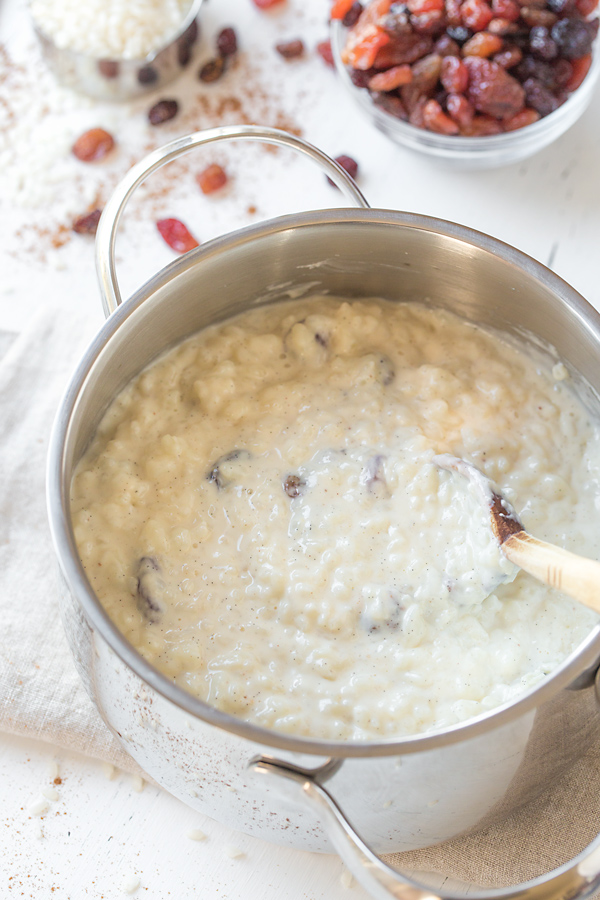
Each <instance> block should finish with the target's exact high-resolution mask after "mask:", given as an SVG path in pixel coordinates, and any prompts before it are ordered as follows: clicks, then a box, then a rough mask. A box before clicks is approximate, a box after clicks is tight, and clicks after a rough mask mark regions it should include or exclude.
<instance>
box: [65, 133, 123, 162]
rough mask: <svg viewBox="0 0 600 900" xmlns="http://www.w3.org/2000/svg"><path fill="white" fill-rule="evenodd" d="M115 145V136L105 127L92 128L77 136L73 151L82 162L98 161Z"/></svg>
mask: <svg viewBox="0 0 600 900" xmlns="http://www.w3.org/2000/svg"><path fill="white" fill-rule="evenodd" d="M114 146H115V141H114V138H113V136H112V135H111V134H109V133H108V131H105V130H104V129H103V128H90V130H89V131H84V133H83V134H82V135H81V136H80V137H78V138H77V140H76V141H75V143H74V144H73V147H72V151H73V154H74V156H76V157H77V159H80V160H81V161H82V162H97V161H98V160H100V159H104V157H105V156H107V155H108V154H109V153H110V151H111V150H112V148H113V147H114Z"/></svg>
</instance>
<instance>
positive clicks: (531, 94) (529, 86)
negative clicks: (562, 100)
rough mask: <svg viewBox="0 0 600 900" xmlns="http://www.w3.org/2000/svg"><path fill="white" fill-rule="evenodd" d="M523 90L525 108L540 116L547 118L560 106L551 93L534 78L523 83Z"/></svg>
mask: <svg viewBox="0 0 600 900" xmlns="http://www.w3.org/2000/svg"><path fill="white" fill-rule="evenodd" d="M523 88H524V90H525V99H526V102H527V106H530V107H531V108H532V109H535V110H536V112H539V114H540V116H549V115H550V113H551V112H554V110H555V109H558V107H559V106H560V104H559V102H558V100H557V99H556V97H555V96H554V94H553V93H552V91H550V90H548V88H547V87H545V86H544V85H543V84H542V82H541V81H537V79H535V78H528V79H527V80H526V81H524V82H523Z"/></svg>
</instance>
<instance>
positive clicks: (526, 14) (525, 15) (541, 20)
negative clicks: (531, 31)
mask: <svg viewBox="0 0 600 900" xmlns="http://www.w3.org/2000/svg"><path fill="white" fill-rule="evenodd" d="M521 18H522V19H523V21H524V22H525V24H526V25H529V27H530V28H534V27H535V26H536V25H544V26H545V27H546V28H552V26H553V25H554V23H555V22H556V14H555V13H553V12H550V10H548V9H535V8H534V7H531V6H523V7H522V9H521Z"/></svg>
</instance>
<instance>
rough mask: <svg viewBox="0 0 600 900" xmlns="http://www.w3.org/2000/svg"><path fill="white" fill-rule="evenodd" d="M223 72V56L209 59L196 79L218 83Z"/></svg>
mask: <svg viewBox="0 0 600 900" xmlns="http://www.w3.org/2000/svg"><path fill="white" fill-rule="evenodd" d="M224 72H225V59H224V57H223V56H216V57H215V58H214V59H209V61H208V62H207V63H204V65H203V66H202V67H201V69H200V71H199V72H198V78H199V79H200V81H204V82H206V83H210V82H212V81H218V80H219V78H220V77H221V76H222V75H223V73H224Z"/></svg>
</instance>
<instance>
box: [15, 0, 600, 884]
mask: <svg viewBox="0 0 600 900" xmlns="http://www.w3.org/2000/svg"><path fill="white" fill-rule="evenodd" d="M327 9H328V3H327V2H326V0H284V2H283V3H282V4H281V5H280V6H279V7H278V8H276V10H275V11H274V12H272V13H269V14H267V13H264V12H260V11H258V10H257V9H256V8H255V7H254V6H253V4H252V2H251V0H210V2H207V4H206V7H205V9H204V12H203V17H202V18H203V26H204V27H203V37H202V42H201V45H200V49H199V55H198V58H197V62H196V63H195V64H194V66H193V68H192V70H190V72H189V73H188V74H186V75H185V76H184V77H183V79H181V80H180V81H179V82H177V83H176V84H175V85H174V86H173V87H172V88H171V87H168V88H166V89H165V90H163V91H162V92H161V93H160V95H156V96H151V97H150V98H147V99H145V100H143V101H139V102H138V103H136V104H134V105H132V106H130V107H110V106H107V105H102V104H96V103H93V102H90V101H86V100H84V99H78V98H76V97H75V96H73V97H68V96H67V95H63V94H60V95H58V94H57V92H56V90H55V88H54V87H53V84H52V79H51V77H50V76H49V75H48V74H47V73H45V71H44V68H43V65H42V64H41V62H40V60H39V58H38V52H37V49H36V45H35V44H34V42H33V37H32V34H31V30H30V26H29V22H28V19H27V15H26V10H25V4H24V2H23V0H3V2H2V3H0V42H1V43H2V44H4V46H5V48H6V49H7V50H8V51H9V54H10V55H11V57H12V59H13V63H12V64H10V65H8V67H7V64H6V60H5V59H4V60H3V61H0V72H3V73H4V77H3V78H0V226H1V230H0V238H1V239H0V332H2V331H11V332H19V331H21V330H22V329H23V328H25V327H26V326H27V324H28V322H29V321H30V320H31V317H32V316H33V315H34V314H35V313H36V311H37V310H38V309H40V308H41V307H42V306H43V305H45V304H57V305H58V306H60V307H61V308H62V309H63V312H62V313H61V314H64V315H68V313H69V308H72V305H73V304H77V306H78V307H84V308H85V309H87V310H89V316H90V321H91V322H93V321H96V322H97V323H98V325H99V324H100V322H101V314H100V305H99V297H98V290H97V286H96V282H95V274H94V263H93V241H92V240H90V239H89V238H85V237H80V236H76V235H71V233H70V230H69V228H70V223H71V222H72V221H73V218H74V217H75V216H76V215H78V214H80V213H83V212H85V211H86V210H87V208H88V206H89V204H90V203H91V202H92V200H93V198H94V194H95V193H97V194H98V196H99V198H100V202H103V201H104V200H105V199H106V197H107V196H108V193H109V192H110V188H111V185H112V184H114V183H115V182H116V181H117V180H118V178H119V177H120V176H121V175H122V174H123V173H124V172H125V171H126V169H127V168H128V166H129V165H131V163H132V162H134V161H135V160H136V159H138V158H140V157H141V156H142V155H143V153H144V152H145V151H146V150H147V149H150V148H151V147H152V146H155V145H157V144H159V143H163V142H166V141H167V140H170V139H172V138H173V137H176V136H178V135H180V134H183V133H186V132H187V131H190V130H195V129H197V128H201V127H208V126H214V125H217V124H234V123H235V122H236V121H254V122H256V123H259V124H267V125H276V126H279V127H284V128H285V127H287V128H290V127H291V128H295V129H298V130H300V131H301V133H302V136H303V137H304V138H306V139H307V140H309V141H311V142H312V143H314V144H317V145H318V146H319V147H321V148H322V149H323V150H325V151H326V152H328V153H330V154H331V155H333V156H335V155H338V154H340V153H346V154H350V155H351V156H353V157H355V158H356V159H357V161H358V162H359V165H360V176H359V184H360V186H361V188H362V189H363V191H364V193H365V194H366V196H367V198H368V199H369V201H370V203H371V204H372V205H373V206H379V207H384V208H397V209H405V210H410V211H414V212H419V213H425V214H429V215H433V216H437V217H440V218H445V219H450V220H454V221H458V222H460V223H462V224H465V225H469V226H471V227H473V228H476V229H479V230H481V231H485V232H487V233H489V234H492V235H494V236H496V237H498V238H501V239H502V240H504V241H506V242H508V243H511V244H513V245H515V246H516V247H518V248H519V249H521V250H523V251H525V252H526V253H528V254H530V255H531V256H533V257H535V258H536V259H538V260H540V261H542V262H544V263H547V264H549V265H551V267H552V268H553V269H554V270H555V271H556V272H557V273H558V274H559V275H561V276H562V277H564V278H565V279H566V280H567V281H569V282H570V283H571V284H572V285H573V286H574V287H575V288H576V289H577V290H579V291H580V292H581V293H582V294H583V295H584V296H585V297H587V299H588V300H589V301H590V302H591V303H592V304H593V305H595V306H596V307H600V288H599V284H598V246H599V238H600V177H599V174H598V153H599V148H600V94H599V93H598V92H596V95H595V97H594V99H593V101H592V105H591V107H590V108H589V109H588V111H587V112H586V113H585V114H584V116H583V118H582V119H581V120H580V121H579V122H578V123H577V124H576V125H575V126H574V127H573V128H572V129H571V131H570V132H569V133H568V134H566V135H565V136H563V137H562V138H561V139H559V140H558V141H557V142H556V143H555V144H554V145H553V146H551V147H550V148H548V149H546V150H544V151H542V152H541V153H539V154H538V155H537V156H535V157H533V158H531V159H529V160H527V161H525V162H523V163H520V164H517V165H514V166H509V167H505V168H502V169H497V170H491V171H487V172H479V173H456V172H449V171H447V170H443V169H440V168H437V167H436V166H435V165H434V164H432V163H429V162H428V161H426V160H423V159H420V158H417V157H415V156H412V155H410V154H409V153H408V152H406V151H403V150H401V149H399V148H397V147H396V146H394V145H393V144H391V143H390V142H389V141H388V140H387V139H386V138H385V137H384V136H382V135H381V134H379V133H378V132H377V131H375V130H374V129H373V128H372V127H371V125H370V123H368V122H366V121H365V120H364V119H362V118H360V117H359V115H358V113H357V110H356V109H355V107H354V105H353V103H352V102H351V101H350V99H349V98H347V97H346V96H345V95H344V94H343V93H342V91H341V87H340V85H339V84H338V81H337V79H336V76H335V74H334V72H332V71H331V70H330V69H327V68H326V67H325V65H324V64H323V62H322V61H321V59H320V58H319V57H318V56H317V55H316V53H315V50H314V47H315V44H316V43H317V41H319V40H322V39H324V38H325V37H326V35H327V24H326V19H327ZM224 25H234V26H235V28H236V30H237V32H238V36H239V41H240V45H241V53H240V58H239V61H238V63H237V66H236V67H235V68H233V69H232V70H231V71H230V72H228V73H227V74H226V76H225V77H224V79H223V80H222V82H219V83H217V84H215V85H209V86H203V85H201V84H200V82H199V81H197V80H196V78H195V77H194V73H195V71H196V70H197V68H198V65H199V62H201V61H203V60H206V59H207V58H209V57H210V56H211V47H212V41H213V37H214V34H215V33H216V31H218V30H219V28H221V27H223V26H224ZM296 37H302V38H303V39H304V41H305V43H306V46H307V53H306V57H305V58H304V59H303V60H301V61H294V62H284V61H283V60H281V59H280V58H279V57H278V56H277V55H276V54H275V52H274V50H273V45H274V44H275V43H276V42H277V41H280V40H288V39H291V38H296ZM15 61H16V62H17V63H18V66H19V68H18V69H17V66H16V63H15ZM7 73H8V75H7ZM160 97H176V98H177V99H179V100H180V101H181V108H182V112H181V114H180V115H179V116H178V117H177V118H176V119H174V120H173V122H172V123H169V124H168V125H164V126H162V127H161V128H160V129H152V128H151V127H150V126H149V125H147V123H146V118H145V113H146V111H147V109H148V108H149V107H150V105H151V104H152V102H154V101H155V100H156V99H159V98H160ZM7 109H9V110H12V117H11V114H9V113H6V110H7ZM15 121H16V124H15ZM93 125H103V126H104V127H107V128H108V130H111V131H113V133H115V135H116V136H117V140H118V149H117V151H116V152H115V154H113V157H112V158H111V160H110V161H108V162H107V163H104V164H96V165H95V166H89V167H87V168H86V167H85V166H84V165H83V164H81V163H77V162H76V161H74V160H73V159H72V158H71V157H70V154H69V147H70V145H71V143H72V141H73V139H74V138H75V137H77V135H78V134H79V133H81V132H82V131H83V130H85V129H86V128H88V127H91V126H93ZM3 141H4V143H3ZM203 159H205V160H206V161H205V162H203V163H202V165H205V164H207V163H208V162H210V161H212V160H213V159H215V160H217V161H220V162H222V163H225V165H226V167H227V168H228V170H229V171H230V172H231V173H232V174H233V176H234V177H233V180H232V184H231V186H230V187H229V188H228V189H227V190H226V191H225V192H224V193H223V194H222V196H220V197H212V198H201V197H200V195H199V194H198V192H197V191H196V192H195V193H194V192H193V191H190V189H189V184H190V179H189V177H188V180H187V181H186V175H187V176H189V174H190V172H193V171H194V164H192V163H188V164H187V168H185V167H183V168H181V169H177V170H176V171H175V175H174V177H171V178H167V177H166V176H165V177H164V178H163V180H162V181H159V182H157V184H158V187H157V189H156V190H155V191H148V192H146V194H145V196H144V197H143V198H142V199H141V200H140V201H139V202H137V203H136V204H135V205H134V207H133V208H132V211H131V215H130V216H129V218H127V217H126V222H125V224H124V228H123V236H122V240H121V241H120V243H119V258H120V269H119V271H120V277H121V278H122V282H123V286H124V292H125V293H126V294H127V293H128V292H131V291H132V290H133V289H134V287H135V286H136V285H137V284H139V283H141V282H142V281H143V280H145V279H146V278H148V277H149V275H150V274H151V273H152V271H153V269H154V268H155V267H157V266H160V265H163V264H164V263H166V262H168V261H169V260H170V259H171V258H172V253H171V251H170V250H169V249H168V248H167V247H166V246H164V245H162V244H161V242H160V239H158V238H157V236H156V232H155V229H154V224H153V223H154V221H155V219H157V218H160V217H163V216H166V215H174V216H178V217H181V218H183V219H184V220H185V221H186V222H187V223H188V224H189V226H190V228H191V230H192V231H194V233H196V234H197V236H198V237H199V238H201V239H202V240H207V239H209V238H210V237H213V236H215V235H217V234H219V233H224V232H226V231H229V230H232V229H234V228H237V227H240V226H243V225H245V224H248V223H249V222H252V221H257V220H260V219H261V218H269V217H272V216H274V215H279V214H283V213H287V212H294V211H296V210H299V209H308V208H312V207H314V208H317V207H328V206H332V205H341V204H342V201H341V197H340V195H339V194H338V193H337V192H336V191H334V190H333V189H332V188H331V187H329V186H328V185H327V184H326V183H325V181H324V178H323V176H322V175H321V174H320V173H319V172H318V171H316V170H313V169H311V167H310V165H309V164H308V163H305V162H304V161H302V160H298V159H296V158H295V157H293V156H292V155H290V154H289V153H288V152H287V151H286V152H278V153H269V152H267V151H266V150H265V149H263V148H261V147H256V148H247V147H235V148H229V147H228V148H224V149H221V148H219V149H218V150H215V151H214V152H210V153H209V152H208V151H206V153H205V155H204V157H203ZM195 165H196V167H197V168H201V167H202V166H201V164H200V162H198V163H196V164H195ZM20 179H21V180H23V179H24V181H23V184H24V185H25V186H24V187H18V184H20V183H21V182H20ZM250 207H256V212H254V211H252V210H251V209H250ZM63 241H64V243H63ZM0 337H1V334H0ZM1 347H2V344H0V349H1ZM54 763H58V767H59V770H58V774H59V777H60V778H61V784H60V785H58V786H57V788H56V790H57V792H58V795H59V799H57V800H54V801H51V802H50V803H49V809H48V812H47V813H46V814H45V815H43V816H42V817H40V816H36V815H32V814H31V806H32V804H35V802H36V801H37V800H38V798H39V797H40V792H41V791H42V789H43V788H47V787H50V785H51V782H52V780H53V778H54V775H55V772H54V771H53V767H54ZM135 787H136V785H135V784H134V782H133V781H132V778H131V777H130V776H128V775H124V774H122V773H116V774H115V777H114V778H113V779H112V780H109V779H108V778H107V774H106V772H105V770H104V767H103V766H102V764H101V763H99V762H97V761H94V760H88V759H85V758H83V757H79V756H76V755H75V754H72V753H70V752H68V751H67V750H65V749H59V748H55V747H51V746H49V745H45V744H42V743H37V742H34V741H31V740H28V739H26V738H22V737H16V736H9V735H0V809H1V810H2V818H3V820H4V821H3V824H4V828H3V829H2V833H1V842H2V844H1V846H2V850H1V851H0V898H4V897H7V898H12V897H15V898H16V897H35V898H46V897H48V898H50V897H51V898H70V900H78V898H88V897H89V898H94V900H95V898H118V897H122V896H125V894H124V893H123V889H122V885H123V883H124V879H127V878H129V877H132V876H136V877H138V878H139V879H140V882H141V883H140V887H139V888H138V890H137V891H136V892H135V893H134V894H133V896H136V897H137V896H140V897H148V898H167V897H173V898H177V900H186V898H202V900H237V898H240V900H242V898H243V900H253V898H259V897H260V898H261V900H320V898H328V900H342V898H350V897H353V898H356V900H361V898H364V897H365V896H366V895H365V894H364V892H363V891H362V889H361V888H360V887H358V886H356V885H354V886H350V887H349V886H347V882H346V881H345V880H344V879H342V873H343V867H342V864H341V862H340V861H339V860H338V859H337V858H335V857H330V856H319V855H315V854H307V853H302V852H298V851H294V850H288V849H283V848H280V847H274V846H272V845H269V844H267V843H264V842H262V841H259V840H257V839H254V838H251V837H248V836H245V835H242V834H239V833H234V832H231V831H230V830H229V829H227V828H225V827H223V826H221V825H220V824H218V823H216V822H214V821H212V820H210V819H208V818H206V817H202V816H200V815H198V814H197V813H195V812H193V811H191V810H189V809H188V808H186V807H185V806H184V805H182V804H181V803H180V802H179V801H177V800H175V799H174V798H172V797H171V796H169V795H168V794H166V793H165V792H164V791H161V790H160V789H158V788H155V787H153V786H150V785H146V786H145V787H144V790H143V791H142V792H141V793H140V792H138V791H136V790H135V789H134V788H135ZM194 828H198V829H201V830H202V831H203V832H205V834H206V835H207V838H206V840H204V841H201V842H198V841H194V840H191V839H190V838H189V837H188V836H187V835H188V832H189V831H190V829H194ZM232 847H235V848H238V849H239V850H240V851H242V853H243V855H242V856H240V857H239V858H236V859H231V858H230V857H229V856H228V855H227V852H228V849H231V848H232Z"/></svg>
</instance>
